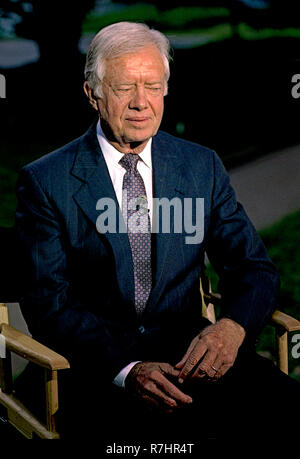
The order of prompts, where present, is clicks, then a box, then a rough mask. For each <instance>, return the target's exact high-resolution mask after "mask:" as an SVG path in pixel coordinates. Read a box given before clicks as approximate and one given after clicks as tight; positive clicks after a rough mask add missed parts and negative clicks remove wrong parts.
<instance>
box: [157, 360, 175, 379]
mask: <svg viewBox="0 0 300 459" xmlns="http://www.w3.org/2000/svg"><path fill="white" fill-rule="evenodd" d="M159 367H160V369H161V371H162V374H166V375H168V376H172V377H175V378H177V376H178V375H179V370H178V369H176V368H174V367H173V366H172V365H170V364H169V363H161V364H160V365H159Z"/></svg>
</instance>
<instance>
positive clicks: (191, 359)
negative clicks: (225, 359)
mask: <svg viewBox="0 0 300 459" xmlns="http://www.w3.org/2000/svg"><path fill="white" fill-rule="evenodd" d="M206 351H207V345H206V344H205V343H204V342H202V341H198V344H197V345H196V346H195V347H194V349H193V350H192V352H191V353H190V354H189V356H188V358H187V360H186V362H185V364H184V366H183V367H182V369H181V371H180V373H179V376H178V381H179V382H180V383H182V382H183V381H184V380H185V379H186V378H187V376H188V375H189V374H190V373H191V371H192V370H194V368H195V366H197V365H198V363H199V360H200V359H201V358H202V357H203V355H204V354H205V352H206Z"/></svg>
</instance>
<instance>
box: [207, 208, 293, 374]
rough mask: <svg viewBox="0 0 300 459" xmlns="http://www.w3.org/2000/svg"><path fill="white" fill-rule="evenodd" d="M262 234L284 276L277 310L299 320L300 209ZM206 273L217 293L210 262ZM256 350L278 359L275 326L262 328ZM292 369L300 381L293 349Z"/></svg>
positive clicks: (282, 276)
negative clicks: (276, 356)
mask: <svg viewBox="0 0 300 459" xmlns="http://www.w3.org/2000/svg"><path fill="white" fill-rule="evenodd" d="M260 236H261V238H262V240H263V242H264V244H265V246H266V249H267V251H268V254H269V256H270V258H271V259H272V261H273V262H274V263H275V265H276V267H277V269H278V272H279V275H280V279H281V289H280V296H279V304H278V309H280V310H281V311H284V312H286V313H287V314H290V315H292V316H293V317H295V318H297V319H298V320H300V211H298V212H295V213H293V214H291V215H288V216H287V217H285V218H283V219H282V220H280V221H279V222H278V223H275V224H274V225H272V226H271V227H269V228H266V229H264V230H262V231H260ZM207 272H208V276H209V278H210V280H211V283H212V288H213V291H215V292H217V291H218V276H217V274H216V273H215V271H214V270H213V268H212V266H211V265H209V266H208V267H207ZM291 337H292V333H290V335H289V347H290V348H291ZM257 349H258V351H259V352H261V353H262V354H263V355H266V356H268V357H270V358H272V359H273V360H275V355H276V353H275V330H274V328H273V327H272V326H270V325H268V326H267V327H265V329H264V330H263V332H262V334H261V335H260V337H259V340H258V344H257ZM290 350H291V349H290ZM289 369H290V372H291V375H292V376H293V377H294V378H295V379H297V380H299V381H300V362H298V361H297V360H295V359H293V358H292V355H291V352H289Z"/></svg>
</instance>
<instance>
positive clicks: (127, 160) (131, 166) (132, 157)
mask: <svg viewBox="0 0 300 459" xmlns="http://www.w3.org/2000/svg"><path fill="white" fill-rule="evenodd" d="M139 159H140V157H139V155H138V154H134V153H126V154H125V155H123V157H122V158H121V159H120V161H119V163H120V164H121V166H123V167H124V168H125V169H126V171H127V172H129V173H132V172H134V171H135V170H136V165H137V163H138V160H139Z"/></svg>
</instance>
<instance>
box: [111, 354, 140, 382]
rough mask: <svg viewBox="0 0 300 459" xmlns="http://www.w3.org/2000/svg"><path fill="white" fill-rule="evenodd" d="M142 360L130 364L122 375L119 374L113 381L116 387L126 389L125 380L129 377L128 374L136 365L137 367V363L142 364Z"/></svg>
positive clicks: (123, 370) (122, 371)
mask: <svg viewBox="0 0 300 459" xmlns="http://www.w3.org/2000/svg"><path fill="white" fill-rule="evenodd" d="M140 362H141V360H138V361H136V362H131V363H129V364H128V365H127V366H126V367H124V368H123V369H122V370H121V371H120V373H118V374H117V376H116V377H115V379H114V380H113V383H114V384H115V385H116V386H119V387H125V379H126V377H127V375H128V373H129V372H130V370H131V369H132V368H133V367H134V365H136V364H137V363H140Z"/></svg>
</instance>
